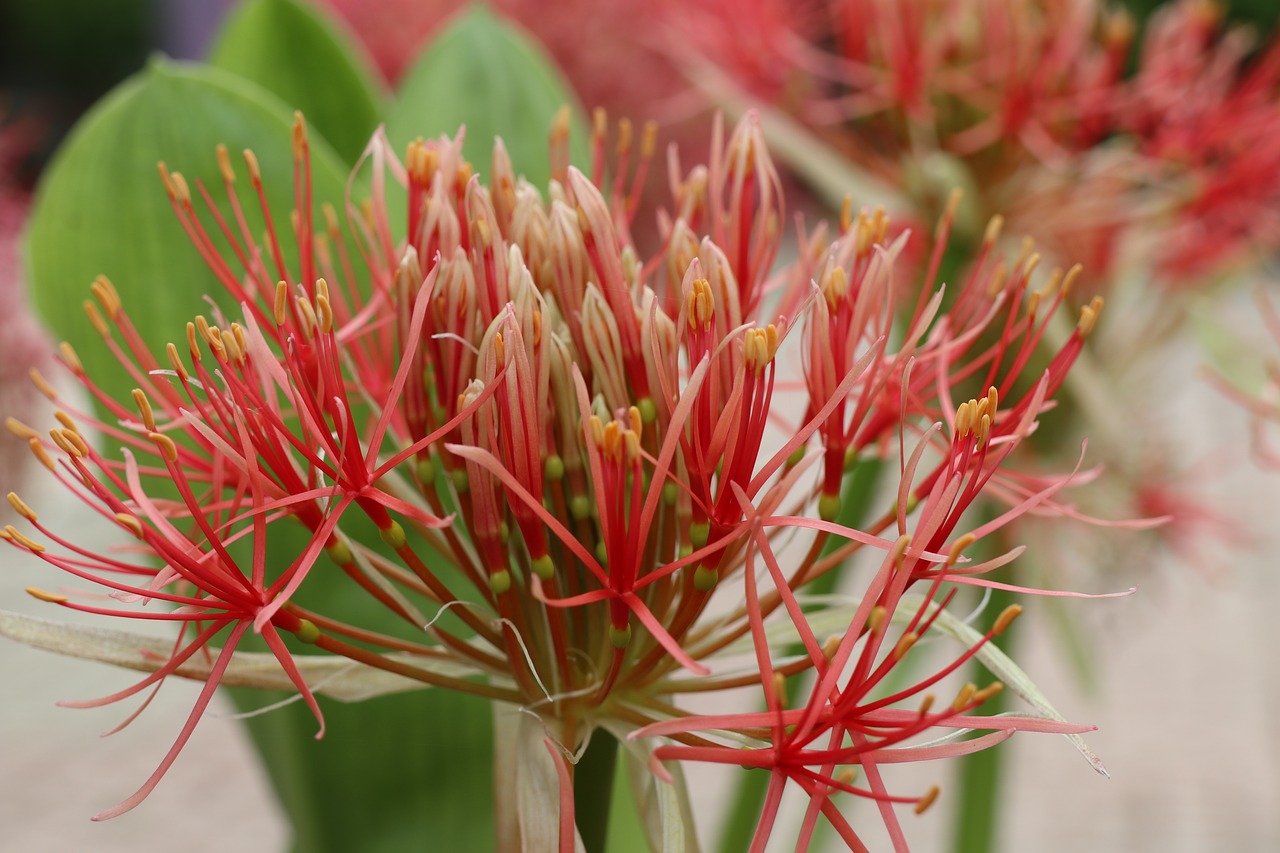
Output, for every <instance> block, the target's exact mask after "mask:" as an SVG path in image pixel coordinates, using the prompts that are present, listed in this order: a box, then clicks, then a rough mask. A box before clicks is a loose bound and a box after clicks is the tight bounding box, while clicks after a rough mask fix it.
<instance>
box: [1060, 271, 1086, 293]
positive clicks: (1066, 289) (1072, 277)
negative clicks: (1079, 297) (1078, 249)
mask: <svg viewBox="0 0 1280 853" xmlns="http://www.w3.org/2000/svg"><path fill="white" fill-rule="evenodd" d="M1083 271H1084V267H1082V266H1080V265H1079V264H1076V265H1075V266H1073V267H1072V268H1071V269H1069V270H1067V274H1066V275H1064V276H1063V277H1062V296H1063V298H1064V299H1065V298H1066V297H1067V296H1068V295H1069V294H1070V293H1071V286H1072V285H1074V284H1075V283H1076V279H1078V278H1079V277H1080V273H1081V272H1083Z"/></svg>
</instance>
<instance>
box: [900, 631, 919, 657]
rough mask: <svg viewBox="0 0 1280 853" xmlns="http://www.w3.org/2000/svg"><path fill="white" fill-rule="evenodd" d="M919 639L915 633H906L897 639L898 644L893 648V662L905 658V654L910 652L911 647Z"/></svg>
mask: <svg viewBox="0 0 1280 853" xmlns="http://www.w3.org/2000/svg"><path fill="white" fill-rule="evenodd" d="M918 639H920V635H919V634H917V633H916V632H915V631H908V632H907V633H905V634H903V635H902V636H901V637H900V638H899V639H898V644H897V645H895V646H894V647H893V658H894V660H902V659H903V658H904V657H906V656H907V652H909V651H911V647H912V646H914V645H915V644H916V640H918Z"/></svg>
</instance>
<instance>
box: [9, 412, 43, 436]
mask: <svg viewBox="0 0 1280 853" xmlns="http://www.w3.org/2000/svg"><path fill="white" fill-rule="evenodd" d="M4 428H5V429H7V430H9V432H11V433H13V434H14V435H15V436H17V437H18V438H20V439H22V440H23V441H30V440H31V439H33V438H39V437H40V433H38V432H36V431H35V430H33V429H32V428H31V427H29V426H27V425H26V424H24V423H23V422H22V421H20V420H18V419H17V418H14V417H8V418H5V419H4Z"/></svg>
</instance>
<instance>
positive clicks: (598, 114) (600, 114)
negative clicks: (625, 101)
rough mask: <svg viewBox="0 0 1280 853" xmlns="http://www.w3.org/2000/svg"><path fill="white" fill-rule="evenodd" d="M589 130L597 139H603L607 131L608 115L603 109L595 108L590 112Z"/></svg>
mask: <svg viewBox="0 0 1280 853" xmlns="http://www.w3.org/2000/svg"><path fill="white" fill-rule="evenodd" d="M591 130H592V132H593V133H594V134H595V136H596V138H597V139H604V135H605V134H606V133H608V131H609V114H608V113H607V112H605V110H604V107H596V108H595V109H594V110H592V111H591Z"/></svg>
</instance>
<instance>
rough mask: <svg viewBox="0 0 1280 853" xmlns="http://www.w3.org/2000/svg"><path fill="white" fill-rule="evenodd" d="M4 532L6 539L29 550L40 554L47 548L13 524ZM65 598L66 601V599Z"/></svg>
mask: <svg viewBox="0 0 1280 853" xmlns="http://www.w3.org/2000/svg"><path fill="white" fill-rule="evenodd" d="M4 532H5V533H6V534H7V535H6V536H5V538H6V539H8V540H9V541H10V542H16V543H17V544H19V545H21V546H22V547H23V548H26V549H27V550H28V551H35V552H36V553H37V554H38V553H40V552H41V551H43V550H44V549H45V548H44V546H43V545H41V544H40V543H39V542H37V541H35V540H34V539H31V538H29V537H27V536H24V535H22V533H20V532H19V531H18V530H17V528H15V527H14V526H13V525H12V524H10V525H7V526H6V527H5V529H4ZM63 600H64V601H65V600H66V599H63Z"/></svg>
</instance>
